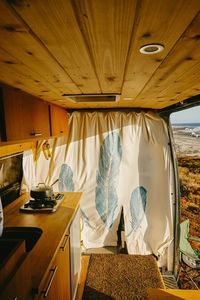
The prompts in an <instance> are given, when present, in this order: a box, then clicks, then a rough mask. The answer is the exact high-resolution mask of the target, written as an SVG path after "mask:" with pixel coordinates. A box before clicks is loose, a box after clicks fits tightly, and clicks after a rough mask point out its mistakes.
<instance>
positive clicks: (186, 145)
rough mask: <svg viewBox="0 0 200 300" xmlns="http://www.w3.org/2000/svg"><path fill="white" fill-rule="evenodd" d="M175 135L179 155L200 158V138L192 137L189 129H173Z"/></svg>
mask: <svg viewBox="0 0 200 300" xmlns="http://www.w3.org/2000/svg"><path fill="white" fill-rule="evenodd" d="M173 135H174V141H175V146H176V153H177V154H178V155H182V156H199V157H200V137H195V136H192V135H191V132H190V131H189V130H188V131H187V127H173Z"/></svg>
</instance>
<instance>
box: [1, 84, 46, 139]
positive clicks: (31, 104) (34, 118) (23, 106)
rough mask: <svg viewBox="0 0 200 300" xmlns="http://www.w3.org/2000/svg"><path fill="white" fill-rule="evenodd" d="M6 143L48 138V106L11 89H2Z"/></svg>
mask: <svg viewBox="0 0 200 300" xmlns="http://www.w3.org/2000/svg"><path fill="white" fill-rule="evenodd" d="M2 101H3V109H4V119H5V133H6V140H7V141H15V140H23V139H28V138H32V137H39V136H40V137H43V136H44V137H47V136H50V124H49V108H48V104H47V103H45V102H43V101H41V100H39V99H37V98H35V97H33V96H31V95H28V94H26V93H23V92H18V91H15V90H14V89H13V88H7V87H6V88H3V99H2Z"/></svg>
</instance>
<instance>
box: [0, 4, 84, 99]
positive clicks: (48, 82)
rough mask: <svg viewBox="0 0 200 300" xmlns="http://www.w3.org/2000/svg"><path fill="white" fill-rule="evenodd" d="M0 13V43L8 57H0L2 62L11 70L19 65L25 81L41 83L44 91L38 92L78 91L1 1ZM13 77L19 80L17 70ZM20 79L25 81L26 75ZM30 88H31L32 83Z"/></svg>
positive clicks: (46, 51)
mask: <svg viewBox="0 0 200 300" xmlns="http://www.w3.org/2000/svg"><path fill="white" fill-rule="evenodd" d="M40 4H41V2H40ZM0 12H1V17H0V46H1V48H2V49H3V50H4V51H5V52H6V53H7V54H8V55H9V56H10V58H7V57H5V59H4V58H3V57H2V60H1V61H2V62H3V63H4V64H7V65H9V66H10V68H11V70H13V65H17V64H18V66H19V67H20V69H21V70H22V71H21V72H22V73H23V72H24V73H25V74H26V77H27V79H28V80H29V79H32V80H33V81H35V82H36V83H40V82H42V84H43V85H44V86H45V90H43V89H41V91H40V95H41V94H47V95H48V93H49V94H51V90H52V91H54V93H55V91H56V93H57V95H60V96H61V95H62V94H63V93H64V92H65V93H66V90H68V93H70V92H72V93H73V92H76V93H79V92H80V89H79V88H78V87H77V86H76V85H75V84H74V83H73V81H72V80H71V78H70V77H69V76H68V74H67V73H66V71H65V70H64V69H63V67H62V66H60V65H59V64H58V63H57V61H56V60H55V59H54V57H53V56H52V54H51V53H50V52H49V51H48V50H47V49H46V48H45V47H44V45H43V44H42V43H41V41H40V40H39V38H38V37H36V36H35V35H34V33H33V32H32V30H31V29H30V28H29V27H28V26H27V25H26V24H24V22H22V21H21V20H20V19H19V17H18V16H17V15H16V14H15V12H14V11H13V10H12V9H10V8H9V7H8V6H7V4H6V3H4V2H3V1H0ZM37 26H38V28H40V27H41V24H39V23H37ZM11 56H12V58H11ZM7 59H9V60H7ZM27 68H28V70H27ZM23 70H24V71H23ZM1 73H2V72H1ZM7 76H9V74H7ZM10 76H11V75H10ZM0 80H1V74H0ZM13 80H15V81H20V80H19V79H18V76H17V73H16V75H15V77H14V78H13ZM23 82H25V84H26V80H25V78H23ZM23 82H22V84H23ZM6 83H8V82H7V81H6ZM14 86H16V85H14ZM17 87H19V84H17ZM32 90H33V91H34V86H33V87H32ZM37 95H38V94H37ZM52 98H53V97H52Z"/></svg>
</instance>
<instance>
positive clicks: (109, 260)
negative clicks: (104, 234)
mask: <svg viewBox="0 0 200 300" xmlns="http://www.w3.org/2000/svg"><path fill="white" fill-rule="evenodd" d="M148 288H164V284H163V281H162V277H161V274H160V272H159V269H158V266H157V262H156V260H155V258H154V257H153V256H152V255H127V254H116V255H115V254H92V255H91V257H90V262H89V267H88V273H87V278H86V282H85V288H84V292H83V298H82V300H108V299H109V300H111V299H112V300H133V299H137V300H144V299H148V293H147V290H148Z"/></svg>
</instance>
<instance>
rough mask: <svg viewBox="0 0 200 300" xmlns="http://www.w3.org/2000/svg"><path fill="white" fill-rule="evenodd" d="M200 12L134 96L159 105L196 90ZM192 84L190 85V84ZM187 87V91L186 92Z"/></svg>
mask: <svg viewBox="0 0 200 300" xmlns="http://www.w3.org/2000/svg"><path fill="white" fill-rule="evenodd" d="M199 28H200V14H199V15H197V17H196V18H195V19H194V21H193V22H192V24H191V25H190V26H189V27H188V29H187V30H186V32H185V33H184V34H183V36H182V37H181V39H180V40H179V41H178V42H177V44H176V46H175V47H174V48H173V50H172V51H171V53H170V54H169V55H168V57H167V58H166V59H165V60H164V61H163V63H162V64H161V65H160V67H159V68H158V70H157V71H156V73H155V74H154V76H153V77H152V79H151V80H150V81H149V83H148V84H147V86H146V87H145V89H144V90H143V92H142V93H141V94H140V95H139V97H138V98H137V99H138V100H143V101H144V100H146V103H147V101H148V100H147V97H148V98H149V97H150V98H151V99H156V98H157V100H158V101H159V102H160V105H159V106H161V107H166V106H168V105H170V104H169V103H170V102H176V101H177V102H178V101H180V100H183V99H185V97H186V96H185V91H187V94H188V97H191V96H194V95H197V94H199V93H200V84H199V78H200V66H199V62H200V51H199V47H200V35H199ZM193 87H194V88H193ZM190 91H191V92H190ZM171 104H172V103H171Z"/></svg>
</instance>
